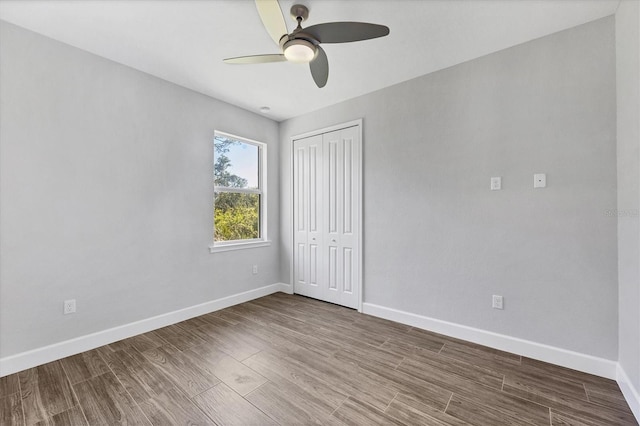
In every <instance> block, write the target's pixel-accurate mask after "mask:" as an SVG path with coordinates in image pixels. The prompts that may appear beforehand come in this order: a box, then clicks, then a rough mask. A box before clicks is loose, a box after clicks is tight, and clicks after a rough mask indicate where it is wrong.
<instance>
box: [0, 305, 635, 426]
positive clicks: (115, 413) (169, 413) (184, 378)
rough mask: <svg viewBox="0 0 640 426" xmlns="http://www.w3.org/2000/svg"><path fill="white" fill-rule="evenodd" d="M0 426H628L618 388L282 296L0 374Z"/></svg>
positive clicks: (574, 373) (627, 412)
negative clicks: (132, 425)
mask: <svg viewBox="0 0 640 426" xmlns="http://www.w3.org/2000/svg"><path fill="white" fill-rule="evenodd" d="M0 424H2V425H25V424H26V425H33V424H38V425H82V424H89V425H103V424H105V425H111V424H144V425H148V424H157V425H187V424H189V425H195V424H203V425H214V424H218V425H278V424H281V425H300V424H328V425H374V424H382V425H401V424H408V425H440V426H443V425H456V426H459V425H490V426H494V425H598V426H600V425H616V426H620V425H637V423H636V421H635V420H634V417H633V415H632V413H631V411H630V410H629V407H628V405H627V404H626V402H625V400H624V398H623V397H622V394H621V393H620V390H619V389H618V386H617V384H616V383H615V382H614V381H612V380H607V379H603V378H600V377H596V376H591V375H588V374H584V373H580V372H577V371H573V370H569V369H566V368H562V367H557V366H554V365H550V364H546V363H543V362H539V361H535V360H532V359H528V358H524V357H521V356H518V355H513V354H510V353H506V352H501V351H498V350H494V349H490V348H487V347H483V346H479V345H476V344H471V343H468V342H464V341H461V340H457V339H452V338H449V337H445V336H441V335H437V334H434V333H430V332H426V331H424V330H420V329H416V328H412V327H408V326H405V325H401V324H397V323H394V322H391V321H386V320H382V319H378V318H374V317H371V316H367V315H363V314H359V313H357V312H355V311H353V310H350V309H346V308H342V307H339V306H336V305H332V304H328V303H324V302H320V301H316V300H313V299H307V298H304V297H300V296H291V295H286V294H283V293H278V294H274V295H271V296H267V297H264V298H261V299H258V300H254V301H252V302H248V303H243V304H241V305H237V306H233V307H231V308H228V309H224V310H222V311H218V312H215V313H211V314H207V315H203V316H201V317H197V318H193V319H191V320H188V321H184V322H181V323H179V324H175V325H172V326H169V327H165V328H162V329H160V330H155V331H153V332H149V333H145V334H142V335H139V336H135V337H132V338H129V339H125V340H122V341H119V342H116V343H113V344H110V345H107V346H103V347H100V348H98V349H95V350H92V351H88V352H85V353H82V354H79V355H75V356H72V357H69V358H65V359H62V360H60V361H55V362H51V363H49V364H45V365H41V366H39V367H35V368H32V369H30V370H26V371H22V372H20V373H17V374H14V375H11V376H7V377H3V378H1V379H0Z"/></svg>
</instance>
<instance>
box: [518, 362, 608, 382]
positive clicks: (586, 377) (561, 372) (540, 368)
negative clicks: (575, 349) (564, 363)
mask: <svg viewBox="0 0 640 426" xmlns="http://www.w3.org/2000/svg"><path fill="white" fill-rule="evenodd" d="M516 371H521V372H523V373H526V374H530V373H533V374H536V373H540V372H542V373H544V374H547V375H549V376H553V377H557V378H562V379H564V380H569V381H572V382H577V383H584V384H585V385H593V387H594V388H598V389H603V388H604V389H612V390H619V389H620V388H619V387H618V383H616V381H615V380H611V379H605V378H604V377H598V376H594V375H593V374H588V373H584V372H582V371H577V370H572V369H570V368H566V367H561V366H559V365H554V364H549V363H548V362H544V361H538V360H536V359H531V358H527V357H524V356H523V357H522V362H521V365H520V367H518V368H517V370H516Z"/></svg>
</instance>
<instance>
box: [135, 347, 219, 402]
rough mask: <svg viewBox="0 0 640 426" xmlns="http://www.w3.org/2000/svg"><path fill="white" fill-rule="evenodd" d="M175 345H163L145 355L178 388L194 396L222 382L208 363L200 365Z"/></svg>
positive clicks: (146, 352)
mask: <svg viewBox="0 0 640 426" xmlns="http://www.w3.org/2000/svg"><path fill="white" fill-rule="evenodd" d="M172 348H173V347H171V346H169V347H167V346H161V347H159V348H157V349H151V350H148V351H145V352H144V353H143V355H144V356H145V357H146V358H147V359H148V360H149V361H150V362H151V363H152V364H153V365H154V366H156V367H157V368H159V369H160V370H162V372H163V373H164V375H165V376H166V377H167V378H168V379H169V380H170V381H171V382H172V383H173V384H174V385H175V386H177V387H178V388H180V389H181V390H182V391H183V392H185V393H186V394H187V396H189V397H192V396H194V395H197V394H199V393H201V392H203V391H205V390H207V389H209V388H211V387H212V386H214V385H216V384H217V383H219V382H220V379H218V378H217V377H216V376H215V375H214V374H213V372H212V371H211V370H209V368H208V366H206V365H198V364H197V363H195V362H194V361H193V360H192V359H190V358H189V357H188V356H187V355H185V354H184V353H182V352H180V351H178V350H177V349H172Z"/></svg>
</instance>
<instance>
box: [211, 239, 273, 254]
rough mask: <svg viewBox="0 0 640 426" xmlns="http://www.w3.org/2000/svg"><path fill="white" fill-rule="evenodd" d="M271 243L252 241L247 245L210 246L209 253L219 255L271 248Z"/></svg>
mask: <svg viewBox="0 0 640 426" xmlns="http://www.w3.org/2000/svg"><path fill="white" fill-rule="evenodd" d="M270 245H271V241H251V242H246V243H232V244H221V245H213V246H209V253H218V252H222V251H232V250H244V249H251V248H258V247H269V246H270Z"/></svg>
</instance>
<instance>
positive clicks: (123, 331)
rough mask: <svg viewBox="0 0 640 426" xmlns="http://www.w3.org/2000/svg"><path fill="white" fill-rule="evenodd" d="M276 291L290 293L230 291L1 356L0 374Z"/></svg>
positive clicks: (279, 287)
mask: <svg viewBox="0 0 640 426" xmlns="http://www.w3.org/2000/svg"><path fill="white" fill-rule="evenodd" d="M277 292H284V293H289V294H291V293H292V292H293V289H292V286H291V285H289V284H284V283H276V284H271V285H268V286H265V287H260V288H257V289H255V290H249V291H245V292H243V293H238V294H233V295H231V296H227V297H223V298H221V299H216V300H211V301H209V302H205V303H201V304H199V305H195V306H190V307H188V308H184V309H179V310H177V311H173V312H168V313H166V314H162V315H158V316H155V317H151V318H147V319H143V320H140V321H136V322H132V323H129V324H125V325H121V326H118V327H114V328H110V329H107V330H103V331H99V332H96V333H91V334H87V335H85V336H80V337H76V338H74V339H70V340H65V341H64V342H59V343H54V344H53V345H48V346H44V347H41V348H37V349H33V350H30V351H27V352H22V353H19V354H16V355H11V356H8V357H5V358H1V359H0V377H3V376H7V375H9V374H13V373H17V372H18V371H22V370H26V369H27V368H31V367H35V366H38V365H42V364H46V363H47V362H51V361H55V360H58V359H62V358H65V357H68V356H71V355H75V354H78V353H81V352H84V351H88V350H91V349H95V348H97V347H100V346H103V345H107V344H109V343H113V342H117V341H118V340H122V339H126V338H127V337H132V336H135V335H138V334H141V333H146V332H148V331H152V330H156V329H158V328H161V327H166V326H168V325H171V324H175V323H178V322H180V321H184V320H187V319H189V318H193V317H197V316H199V315H204V314H208V313H209V312H214V311H218V310H220V309H224V308H228V307H229V306H233V305H237V304H238V303H243V302H248V301H250V300H254V299H257V298H259V297H263V296H267V295H269V294H272V293H277Z"/></svg>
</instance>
